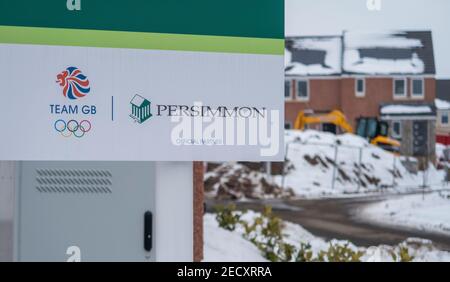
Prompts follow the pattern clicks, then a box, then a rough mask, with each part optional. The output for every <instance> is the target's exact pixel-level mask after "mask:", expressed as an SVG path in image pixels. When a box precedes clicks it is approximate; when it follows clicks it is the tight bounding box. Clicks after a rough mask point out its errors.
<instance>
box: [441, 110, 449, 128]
mask: <svg viewBox="0 0 450 282" xmlns="http://www.w3.org/2000/svg"><path fill="white" fill-rule="evenodd" d="M441 124H444V125H448V112H445V113H441Z"/></svg>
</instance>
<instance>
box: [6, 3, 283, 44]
mask: <svg viewBox="0 0 450 282" xmlns="http://www.w3.org/2000/svg"><path fill="white" fill-rule="evenodd" d="M67 2H69V3H73V2H74V1H67V0H0V25H8V26H29V27H48V28H73V29H88V30H113V31H134V32H153V33H172V34H195V35H215V36H236V37H251V38H276V39H283V38H284V0H80V1H79V3H81V6H80V8H81V10H78V11H77V10H73V11H71V10H70V9H68V8H67Z"/></svg>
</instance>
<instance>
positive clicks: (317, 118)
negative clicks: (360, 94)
mask: <svg viewBox="0 0 450 282" xmlns="http://www.w3.org/2000/svg"><path fill="white" fill-rule="evenodd" d="M319 123H331V124H334V125H336V126H339V127H340V128H342V129H343V130H344V131H345V132H348V133H352V132H353V127H352V126H351V125H350V124H349V123H348V122H347V119H346V118H345V115H344V114H343V113H342V112H340V111H337V110H335V111H332V112H331V113H328V114H318V115H312V116H306V115H305V113H304V112H303V111H301V112H299V113H298V115H297V118H296V119H295V124H294V129H298V130H304V129H305V127H306V125H307V124H319Z"/></svg>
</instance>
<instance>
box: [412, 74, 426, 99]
mask: <svg viewBox="0 0 450 282" xmlns="http://www.w3.org/2000/svg"><path fill="white" fill-rule="evenodd" d="M411 89H412V92H411V93H412V97H413V98H423V97H424V96H425V95H424V94H425V93H424V92H425V91H424V82H423V79H421V78H419V79H418V78H413V79H412V80H411Z"/></svg>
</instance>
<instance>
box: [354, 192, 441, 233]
mask: <svg viewBox="0 0 450 282" xmlns="http://www.w3.org/2000/svg"><path fill="white" fill-rule="evenodd" d="M355 215H357V217H358V218H361V219H364V220H371V221H374V222H376V223H378V224H384V225H395V226H403V227H407V228H412V229H419V230H423V231H428V232H430V231H432V232H438V233H443V234H447V235H450V196H449V193H448V192H437V193H431V194H425V195H408V196H402V197H398V198H394V199H389V200H385V201H383V202H380V203H376V204H372V205H369V206H367V207H365V208H363V209H362V210H360V211H358V212H357V213H355Z"/></svg>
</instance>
